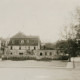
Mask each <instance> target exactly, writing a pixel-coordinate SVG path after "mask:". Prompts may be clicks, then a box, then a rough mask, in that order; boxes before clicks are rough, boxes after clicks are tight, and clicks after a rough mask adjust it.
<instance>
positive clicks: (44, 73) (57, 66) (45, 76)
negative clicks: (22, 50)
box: [0, 58, 80, 80]
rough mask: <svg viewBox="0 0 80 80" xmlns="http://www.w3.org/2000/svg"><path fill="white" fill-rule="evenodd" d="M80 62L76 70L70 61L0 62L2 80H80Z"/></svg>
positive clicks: (75, 61)
mask: <svg viewBox="0 0 80 80" xmlns="http://www.w3.org/2000/svg"><path fill="white" fill-rule="evenodd" d="M77 59H78V60H77ZM79 60H80V58H75V59H74V63H75V68H67V67H66V66H67V65H68V61H32V60H29V61H0V80H80V68H79V67H77V66H79V65H80V63H79ZM70 63H73V61H72V62H70ZM78 63H79V64H78Z"/></svg>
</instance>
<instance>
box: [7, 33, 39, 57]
mask: <svg viewBox="0 0 80 80" xmlns="http://www.w3.org/2000/svg"><path fill="white" fill-rule="evenodd" d="M39 49H40V39H39V37H38V36H26V35H25V34H23V33H21V32H19V33H17V34H16V35H14V36H13V37H11V38H10V41H9V44H8V50H7V52H8V54H9V55H18V56H19V55H26V54H27V53H29V52H31V51H33V50H39Z"/></svg>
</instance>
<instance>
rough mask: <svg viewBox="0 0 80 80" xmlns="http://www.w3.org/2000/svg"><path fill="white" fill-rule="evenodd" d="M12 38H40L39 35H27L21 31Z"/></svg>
mask: <svg viewBox="0 0 80 80" xmlns="http://www.w3.org/2000/svg"><path fill="white" fill-rule="evenodd" d="M11 38H39V37H38V36H26V35H25V34H23V33H22V32H19V33H17V34H16V35H14V36H13V37H11Z"/></svg>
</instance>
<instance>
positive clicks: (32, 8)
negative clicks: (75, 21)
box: [0, 0, 80, 42]
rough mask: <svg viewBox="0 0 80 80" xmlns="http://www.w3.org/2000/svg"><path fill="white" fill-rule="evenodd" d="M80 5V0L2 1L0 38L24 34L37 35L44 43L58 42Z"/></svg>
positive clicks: (0, 3) (0, 6)
mask: <svg viewBox="0 0 80 80" xmlns="http://www.w3.org/2000/svg"><path fill="white" fill-rule="evenodd" d="M79 5H80V0H0V37H4V38H5V37H11V36H13V35H14V34H16V33H18V32H19V31H21V32H23V33H24V34H26V35H38V36H40V39H41V40H42V41H45V42H55V41H56V40H58V39H59V38H60V35H59V33H60V30H61V29H62V27H63V25H64V24H67V23H68V22H69V21H70V19H69V17H70V15H71V12H72V11H73V10H74V9H75V8H76V7H77V6H79Z"/></svg>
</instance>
